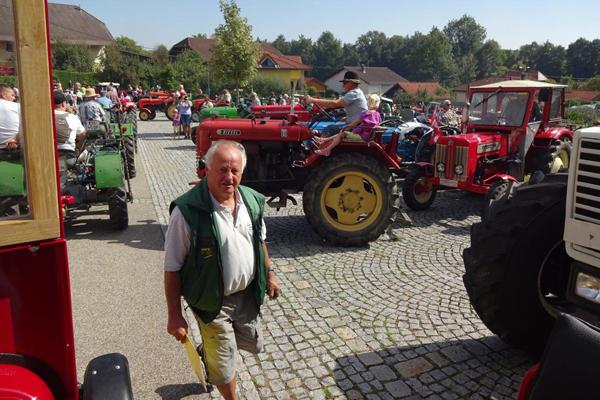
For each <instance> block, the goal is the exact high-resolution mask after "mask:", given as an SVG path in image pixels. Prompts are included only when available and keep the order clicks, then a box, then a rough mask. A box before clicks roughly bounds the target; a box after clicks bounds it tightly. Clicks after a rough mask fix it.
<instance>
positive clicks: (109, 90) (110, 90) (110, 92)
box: [106, 84, 119, 104]
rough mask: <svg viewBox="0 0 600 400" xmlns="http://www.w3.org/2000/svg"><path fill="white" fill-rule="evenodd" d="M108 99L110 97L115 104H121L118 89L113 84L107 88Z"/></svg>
mask: <svg viewBox="0 0 600 400" xmlns="http://www.w3.org/2000/svg"><path fill="white" fill-rule="evenodd" d="M106 97H108V99H109V100H110V101H111V102H112V103H113V104H118V103H119V94H118V93H117V88H116V87H114V86H113V85H112V84H110V85H108V87H107V88H106Z"/></svg>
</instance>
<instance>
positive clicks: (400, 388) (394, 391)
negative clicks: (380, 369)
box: [384, 381, 411, 399]
mask: <svg viewBox="0 0 600 400" xmlns="http://www.w3.org/2000/svg"><path fill="white" fill-rule="evenodd" d="M384 386H385V390H387V391H388V392H389V393H390V395H392V397H394V398H396V399H397V398H401V397H404V396H408V395H409V394H410V393H411V390H410V388H409V387H408V386H407V385H406V383H404V382H402V381H395V382H388V383H386V384H385V385H384Z"/></svg>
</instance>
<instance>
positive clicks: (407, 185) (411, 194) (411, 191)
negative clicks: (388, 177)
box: [402, 167, 437, 211]
mask: <svg viewBox="0 0 600 400" xmlns="http://www.w3.org/2000/svg"><path fill="white" fill-rule="evenodd" d="M425 178H426V177H425V169H424V168H420V167H417V168H415V169H413V170H412V171H410V172H409V173H408V175H406V178H404V184H403V185H402V199H403V200H404V202H405V203H406V205H407V206H408V207H410V208H411V209H412V210H415V211H422V210H427V209H428V208H429V207H431V204H433V201H434V200H435V195H436V194H437V188H436V187H435V186H433V185H429V184H427V183H426V182H425ZM421 189H422V190H424V191H422V192H421Z"/></svg>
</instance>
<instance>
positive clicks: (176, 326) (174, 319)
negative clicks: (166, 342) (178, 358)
mask: <svg viewBox="0 0 600 400" xmlns="http://www.w3.org/2000/svg"><path fill="white" fill-rule="evenodd" d="M187 328H188V324H187V321H186V320H185V318H183V316H182V315H181V314H179V315H176V316H169V320H168V322H167V332H169V334H170V335H173V336H174V337H175V339H177V340H179V341H180V342H181V343H183V342H185V337H186V336H187Z"/></svg>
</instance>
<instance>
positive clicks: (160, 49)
mask: <svg viewBox="0 0 600 400" xmlns="http://www.w3.org/2000/svg"><path fill="white" fill-rule="evenodd" d="M152 59H153V60H154V61H155V62H157V63H159V64H167V63H169V61H171V58H170V56H169V49H167V46H165V45H164V44H159V45H158V46H156V47H155V48H154V50H152Z"/></svg>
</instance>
